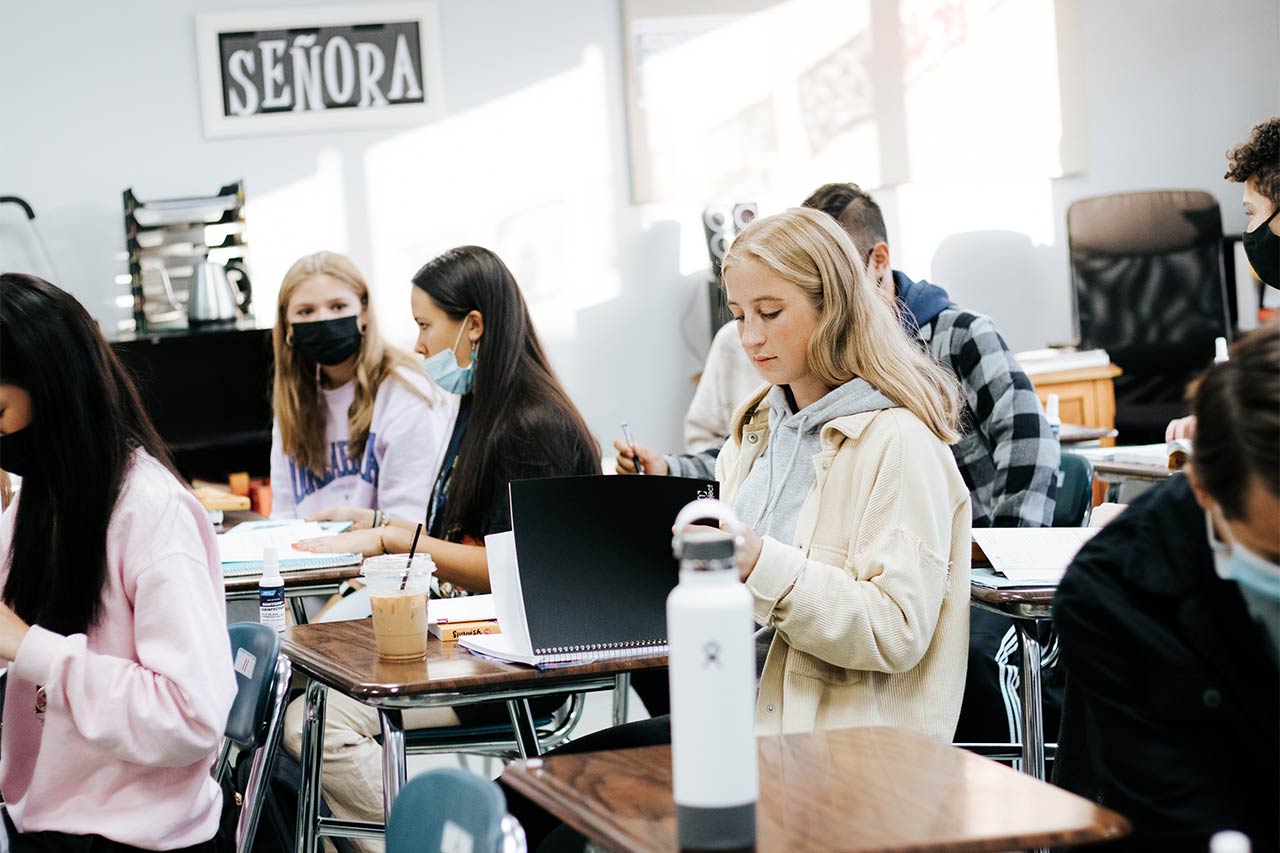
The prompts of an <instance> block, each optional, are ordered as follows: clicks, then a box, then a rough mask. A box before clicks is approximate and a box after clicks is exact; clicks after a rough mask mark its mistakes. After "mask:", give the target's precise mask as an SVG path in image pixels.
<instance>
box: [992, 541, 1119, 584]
mask: <svg viewBox="0 0 1280 853" xmlns="http://www.w3.org/2000/svg"><path fill="white" fill-rule="evenodd" d="M1099 529H1100V528H1097V527H986V528H978V529H975V530H974V531H973V541H974V542H976V543H978V547H979V548H981V549H982V553H983V554H984V555H986V558H987V560H989V561H990V563H991V568H992V569H993V570H994V571H996V572H999V573H1000V574H1002V575H1004V576H1005V577H1006V578H1009V579H1010V580H1014V581H1022V582H1025V583H1026V584H1027V585H1029V586H1031V585H1037V584H1050V585H1052V584H1056V583H1057V582H1058V581H1060V580H1062V575H1063V574H1064V573H1065V572H1066V570H1067V566H1069V565H1070V564H1071V561H1072V560H1073V559H1075V556H1076V552H1078V551H1079V550H1080V549H1081V548H1083V547H1084V544H1085V543H1086V542H1088V541H1089V540H1090V539H1092V538H1093V537H1094V535H1095V534H1096V533H1097V532H1098V530H1099Z"/></svg>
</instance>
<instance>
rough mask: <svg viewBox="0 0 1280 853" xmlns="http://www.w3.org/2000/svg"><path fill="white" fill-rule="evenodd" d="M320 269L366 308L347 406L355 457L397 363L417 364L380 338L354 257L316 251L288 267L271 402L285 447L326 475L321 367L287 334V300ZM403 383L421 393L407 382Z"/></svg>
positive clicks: (277, 328) (282, 289) (312, 469)
mask: <svg viewBox="0 0 1280 853" xmlns="http://www.w3.org/2000/svg"><path fill="white" fill-rule="evenodd" d="M317 275H327V276H330V277H332V278H335V279H337V280H338V281H340V282H342V283H343V284H345V285H346V286H347V287H349V288H351V290H352V291H353V292H354V293H355V294H356V296H357V297H358V298H359V300H360V304H361V305H362V306H363V307H364V309H365V321H366V325H365V330H364V338H363V339H362V340H361V341H360V349H359V350H358V353H357V356H356V371H355V385H356V389H355V399H354V400H352V401H351V407H350V409H348V410H347V430H348V433H349V438H348V440H347V454H348V456H349V457H350V458H351V459H353V460H355V461H359V460H361V459H362V458H363V457H364V452H365V445H366V443H367V442H368V439H369V426H370V424H371V423H372V422H373V404H374V400H375V399H376V397H377V394H378V388H379V387H381V386H382V382H383V380H385V379H387V378H389V377H395V370H396V368H398V367H407V368H410V369H413V366H414V362H413V359H412V358H411V357H410V356H409V354H408V353H406V352H404V351H403V350H401V349H398V348H396V347H393V346H391V345H390V344H388V343H386V342H384V341H383V340H382V336H381V335H380V334H379V333H378V323H377V320H376V319H375V318H374V314H373V309H372V307H371V306H370V305H369V285H368V283H367V282H366V281H365V279H364V276H363V275H361V274H360V270H359V269H358V268H357V267H356V265H355V264H354V263H353V262H352V261H351V259H350V258H348V257H347V256H346V255H340V254H338V253H337V252H316V253H315V254H314V255H307V256H306V257H303V258H299V259H298V260H297V261H295V262H294V264H293V266H291V267H289V271H288V272H286V273H285V274H284V281H283V282H281V284H280V297H279V299H278V300H277V301H276V325H275V329H274V331H273V333H272V343H273V345H274V347H275V356H276V370H275V380H274V383H273V389H272V397H273V404H274V408H275V415H276V420H277V421H278V422H279V424H280V438H281V441H282V442H283V444H284V452H285V453H286V454H288V455H289V456H292V457H293V458H294V459H295V460H297V462H298V464H299V465H300V466H302V467H303V468H306V469H307V470H308V471H310V472H312V473H313V474H315V475H316V476H322V475H323V474H324V471H325V469H326V468H327V467H328V463H329V453H328V448H326V447H325V441H324V433H325V417H326V415H327V411H326V410H325V407H324V404H323V403H322V402H321V400H320V383H319V381H318V375H319V374H318V368H317V367H316V366H315V365H312V364H309V363H308V362H307V360H306V359H305V358H303V357H302V356H301V355H300V354H299V353H298V352H297V351H296V350H295V349H294V348H293V346H292V344H291V343H290V342H289V340H288V334H289V320H288V309H289V300H290V299H292V298H293V294H294V292H295V291H296V290H297V289H298V288H299V287H300V286H301V285H302V283H303V282H305V281H307V280H308V279H311V278H312V277H314V276H317ZM405 387H407V388H409V389H410V390H412V391H413V392H414V393H415V394H419V396H422V395H421V394H420V393H419V392H418V390H417V389H416V388H414V387H413V386H412V385H409V384H408V383H407V382H406V383H405ZM424 399H425V398H424ZM427 402H428V404H430V401H429V400H428V401H427Z"/></svg>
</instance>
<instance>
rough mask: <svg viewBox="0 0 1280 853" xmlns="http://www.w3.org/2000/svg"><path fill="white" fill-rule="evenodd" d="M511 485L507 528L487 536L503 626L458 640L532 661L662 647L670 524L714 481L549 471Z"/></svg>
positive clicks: (642, 653) (713, 491) (638, 653)
mask: <svg viewBox="0 0 1280 853" xmlns="http://www.w3.org/2000/svg"><path fill="white" fill-rule="evenodd" d="M510 494H511V522H512V527H513V530H512V531H510V532H507V533H497V534H493V535H490V536H486V537H485V546H486V548H487V556H488V562H489V583H490V586H491V589H492V591H493V597H494V605H495V608H496V610H497V615H498V624H500V625H501V626H502V633H501V634H496V635H480V636H473V637H464V638H462V639H461V640H459V641H458V644H459V645H460V646H462V647H463V648H466V649H468V650H470V651H472V652H475V653H477V654H481V655H485V656H487V657H492V658H496V659H499V660H505V661H512V662H516V663H524V664H530V665H533V666H552V665H556V664H563V663H571V662H585V661H592V660H605V659H610V658H620V657H647V656H651V655H662V654H666V653H667V619H666V602H667V595H668V594H670V592H671V590H672V589H673V588H674V587H675V585H676V581H677V580H678V578H679V563H678V561H677V560H676V559H675V558H674V557H673V556H672V554H671V525H672V522H674V521H675V518H676V514H677V513H678V512H679V511H680V510H681V509H682V508H683V507H684V506H685V504H687V503H689V502H690V501H694V500H697V499H698V498H700V497H703V498H705V497H716V496H717V494H718V488H717V485H716V483H715V482H712V481H708V480H695V479H687V478H683V477H606V476H600V477H554V478H548V479H542V480H518V481H515V482H513V483H512V484H511V489H510Z"/></svg>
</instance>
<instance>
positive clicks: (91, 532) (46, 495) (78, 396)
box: [0, 273, 176, 634]
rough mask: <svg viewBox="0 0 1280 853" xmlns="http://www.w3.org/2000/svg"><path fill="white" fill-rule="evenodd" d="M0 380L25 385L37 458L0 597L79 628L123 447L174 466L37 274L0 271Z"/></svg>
mask: <svg viewBox="0 0 1280 853" xmlns="http://www.w3.org/2000/svg"><path fill="white" fill-rule="evenodd" d="M0 382H3V383H5V384H7V385H16V386H18V387H20V388H22V389H23V390H25V391H26V392H27V393H28V394H30V395H31V413H32V418H31V423H30V424H29V425H28V426H27V427H26V429H28V430H32V433H31V441H32V450H33V453H34V454H35V458H37V459H39V460H40V470H39V472H31V473H30V474H29V475H28V476H26V477H24V478H23V480H22V488H21V490H20V491H19V492H18V509H17V518H16V519H15V521H14V528H13V541H12V547H11V549H10V552H9V577H8V580H7V581H6V582H5V585H4V592H3V598H4V602H5V603H6V604H8V605H9V606H10V607H11V608H13V610H14V612H16V613H17V614H18V616H20V617H21V618H22V619H23V620H24V621H26V622H28V623H30V624H38V625H41V626H43V627H45V628H47V629H49V630H51V631H56V632H57V633H59V634H76V633H82V632H84V631H86V630H88V628H89V627H90V626H92V625H93V624H95V623H96V622H97V621H98V617H99V616H100V615H101V611H102V592H103V589H104V588H105V587H106V585H107V526H108V524H109V523H110V521H111V514H112V512H113V511H114V509H115V505H116V500H117V498H119V496H120V489H121V487H122V485H123V483H124V479H125V476H126V474H127V473H128V471H129V464H130V461H131V458H132V455H133V451H134V450H135V449H136V448H143V449H144V450H146V451H147V452H148V453H150V454H151V455H152V456H154V457H156V458H157V459H159V460H160V461H161V462H163V463H164V464H166V465H168V466H169V468H170V470H172V469H173V466H172V463H171V462H170V461H169V454H168V451H167V450H166V449H165V447H164V444H163V442H161V440H160V437H159V436H158V435H157V434H156V431H155V427H153V426H152V425H151V421H150V420H149V419H148V418H147V416H146V414H145V413H144V412H143V409H142V403H141V400H140V399H139V397H138V392H137V389H136V388H135V387H134V384H133V381H132V380H131V379H130V378H129V375H128V373H126V372H125V369H124V368H123V367H122V366H121V364H120V362H119V360H118V359H117V358H116V356H115V354H114V353H113V352H112V351H111V348H110V347H109V346H108V345H107V342H106V341H105V340H104V339H103V337H102V333H101V332H99V331H98V327H97V324H95V323H94V321H93V318H92V317H90V316H89V312H87V311H85V309H84V306H82V305H81V304H80V303H79V302H77V301H76V300H75V298H74V297H72V296H71V295H70V294H68V293H66V292H64V291H62V290H59V289H58V288H57V287H55V286H53V285H52V284H50V283H49V282H47V281H44V280H43V279H39V278H36V277H35V276H29V275H18V274H14V273H5V274H3V275H0ZM0 464H3V460H0ZM175 476H176V475H175Z"/></svg>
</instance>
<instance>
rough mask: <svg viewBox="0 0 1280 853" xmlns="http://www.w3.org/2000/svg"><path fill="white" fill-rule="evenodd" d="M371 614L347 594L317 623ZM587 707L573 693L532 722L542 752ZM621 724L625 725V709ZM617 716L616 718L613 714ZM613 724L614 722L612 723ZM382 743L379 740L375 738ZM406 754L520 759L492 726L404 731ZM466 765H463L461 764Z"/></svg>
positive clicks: (510, 738) (508, 729)
mask: <svg viewBox="0 0 1280 853" xmlns="http://www.w3.org/2000/svg"><path fill="white" fill-rule="evenodd" d="M372 615H373V611H372V610H371V609H370V604H369V599H368V596H364V595H355V594H350V595H346V596H345V597H344V598H342V599H341V600H340V601H338V602H337V603H336V604H334V605H333V606H332V607H330V608H329V609H328V610H326V611H325V613H324V615H323V616H321V617H320V618H319V619H318V621H320V622H340V621H344V620H348V619H367V618H369V617H370V616H372ZM585 707H586V694H584V693H574V694H572V695H570V697H569V700H568V701H567V702H565V704H563V705H561V706H560V707H559V708H557V709H556V710H555V711H553V712H552V713H550V714H547V715H545V716H542V717H537V718H535V719H534V721H533V722H534V726H535V728H536V730H537V731H536V735H537V738H538V744H539V745H540V746H541V748H542V751H543V752H546V751H547V750H549V749H554V748H556V747H557V746H559V745H560V744H562V743H564V742H565V741H567V740H568V739H569V736H570V735H571V734H573V730H574V729H575V728H576V727H577V725H578V723H579V722H580V721H581V720H582V712H583V709H584V708H585ZM623 715H624V716H623V719H622V722H626V718H625V708H624V710H623ZM615 716H616V715H615ZM615 724H616V720H615ZM378 742H379V743H381V742H382V738H381V737H379V738H378ZM404 744H405V752H406V754H408V755H439V754H442V753H457V754H458V757H459V762H462V760H463V759H462V756H464V755H477V756H480V757H482V758H484V759H486V766H485V771H486V773H487V772H488V765H487V761H488V759H491V758H497V759H499V760H501V761H503V762H506V761H510V760H511V759H513V758H523V757H525V756H523V755H521V753H520V744H519V743H518V741H517V740H516V737H515V730H514V728H513V726H512V725H507V724H505V723H493V724H489V725H480V726H442V727H439V728H430V729H410V730H407V731H405V732H404ZM464 766H465V765H464Z"/></svg>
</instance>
